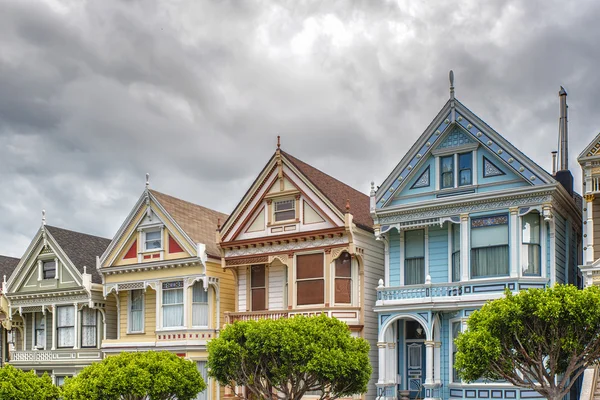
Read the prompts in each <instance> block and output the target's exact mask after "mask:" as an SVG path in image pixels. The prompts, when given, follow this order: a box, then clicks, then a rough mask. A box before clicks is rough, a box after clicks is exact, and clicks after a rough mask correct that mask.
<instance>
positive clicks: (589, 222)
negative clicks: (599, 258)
mask: <svg viewBox="0 0 600 400" xmlns="http://www.w3.org/2000/svg"><path fill="white" fill-rule="evenodd" d="M594 199H595V197H594V195H593V194H586V195H585V203H586V204H585V229H584V232H585V234H584V235H583V247H584V249H585V261H584V264H592V263H593V262H594V219H593V206H594Z"/></svg>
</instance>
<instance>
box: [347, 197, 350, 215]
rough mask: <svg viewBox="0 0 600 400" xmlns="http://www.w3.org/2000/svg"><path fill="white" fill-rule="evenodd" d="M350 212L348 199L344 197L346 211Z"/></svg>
mask: <svg viewBox="0 0 600 400" xmlns="http://www.w3.org/2000/svg"><path fill="white" fill-rule="evenodd" d="M349 212H350V199H346V213H349Z"/></svg>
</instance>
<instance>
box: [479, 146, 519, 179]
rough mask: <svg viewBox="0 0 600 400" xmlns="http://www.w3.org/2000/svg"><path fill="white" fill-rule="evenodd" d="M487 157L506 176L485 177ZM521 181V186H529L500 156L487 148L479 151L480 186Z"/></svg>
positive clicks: (481, 148)
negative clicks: (484, 160)
mask: <svg viewBox="0 0 600 400" xmlns="http://www.w3.org/2000/svg"><path fill="white" fill-rule="evenodd" d="M484 156H485V157H486V158H487V159H488V160H490V161H491V162H492V163H493V164H494V165H495V166H496V167H498V168H499V169H500V170H501V171H502V172H504V174H505V175H498V176H490V177H488V178H484V177H483V172H484V170H483V166H484V165H483V157H484ZM517 179H518V180H520V181H521V183H520V184H519V186H526V185H529V184H528V183H527V182H525V181H524V180H523V177H521V176H519V175H517V174H515V173H514V172H513V171H512V169H511V168H510V167H508V166H507V165H506V164H505V163H504V161H502V160H500V159H499V158H498V156H496V155H495V154H493V153H491V152H490V151H488V150H487V149H486V148H485V147H480V148H479V149H477V181H478V182H479V183H480V184H486V183H497V182H498V183H500V182H506V181H513V180H517Z"/></svg>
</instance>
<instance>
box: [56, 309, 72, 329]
mask: <svg viewBox="0 0 600 400" xmlns="http://www.w3.org/2000/svg"><path fill="white" fill-rule="evenodd" d="M56 309H57V321H56V323H57V325H58V326H59V327H63V326H74V325H75V307H73V306H66V307H57V308H56Z"/></svg>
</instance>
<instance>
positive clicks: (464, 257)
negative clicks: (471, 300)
mask: <svg viewBox="0 0 600 400" xmlns="http://www.w3.org/2000/svg"><path fill="white" fill-rule="evenodd" d="M470 247H471V246H470V242H469V214H460V269H461V278H460V280H461V281H463V282H466V281H468V280H469V269H470V268H469V266H470V264H469V252H470Z"/></svg>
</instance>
